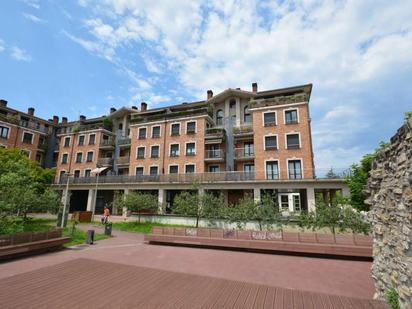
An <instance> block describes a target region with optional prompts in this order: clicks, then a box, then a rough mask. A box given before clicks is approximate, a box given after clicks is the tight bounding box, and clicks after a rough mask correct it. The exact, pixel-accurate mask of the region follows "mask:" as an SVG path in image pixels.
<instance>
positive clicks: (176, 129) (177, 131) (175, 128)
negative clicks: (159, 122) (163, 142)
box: [171, 123, 180, 135]
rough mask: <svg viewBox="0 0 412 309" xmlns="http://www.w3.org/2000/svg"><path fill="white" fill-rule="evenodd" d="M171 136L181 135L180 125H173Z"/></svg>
mask: <svg viewBox="0 0 412 309" xmlns="http://www.w3.org/2000/svg"><path fill="white" fill-rule="evenodd" d="M171 130H172V131H171V135H180V123H173V124H172V129H171Z"/></svg>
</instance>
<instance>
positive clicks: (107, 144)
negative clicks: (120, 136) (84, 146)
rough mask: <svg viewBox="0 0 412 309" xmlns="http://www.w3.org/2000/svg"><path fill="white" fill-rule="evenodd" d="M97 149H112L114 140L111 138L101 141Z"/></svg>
mask: <svg viewBox="0 0 412 309" xmlns="http://www.w3.org/2000/svg"><path fill="white" fill-rule="evenodd" d="M99 147H100V148H101V149H114V140H113V139H112V138H109V139H102V140H101V141H100V146H99Z"/></svg>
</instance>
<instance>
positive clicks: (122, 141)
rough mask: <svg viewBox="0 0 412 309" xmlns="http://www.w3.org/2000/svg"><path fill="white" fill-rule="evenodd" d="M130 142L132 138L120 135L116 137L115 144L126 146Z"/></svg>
mask: <svg viewBox="0 0 412 309" xmlns="http://www.w3.org/2000/svg"><path fill="white" fill-rule="evenodd" d="M131 143H132V139H131V138H130V137H121V138H119V139H118V141H117V144H118V145H119V146H128V145H130V144H131Z"/></svg>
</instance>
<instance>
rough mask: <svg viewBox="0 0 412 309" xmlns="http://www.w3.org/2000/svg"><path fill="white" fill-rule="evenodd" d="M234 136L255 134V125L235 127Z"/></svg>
mask: <svg viewBox="0 0 412 309" xmlns="http://www.w3.org/2000/svg"><path fill="white" fill-rule="evenodd" d="M233 134H235V135H245V134H253V125H252V124H243V125H241V126H237V127H234V128H233Z"/></svg>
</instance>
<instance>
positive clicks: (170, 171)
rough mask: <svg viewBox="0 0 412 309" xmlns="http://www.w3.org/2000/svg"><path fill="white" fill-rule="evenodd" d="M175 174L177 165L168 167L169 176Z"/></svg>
mask: <svg viewBox="0 0 412 309" xmlns="http://www.w3.org/2000/svg"><path fill="white" fill-rule="evenodd" d="M177 173H179V165H170V166H169V174H177Z"/></svg>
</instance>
